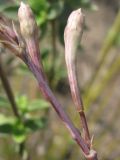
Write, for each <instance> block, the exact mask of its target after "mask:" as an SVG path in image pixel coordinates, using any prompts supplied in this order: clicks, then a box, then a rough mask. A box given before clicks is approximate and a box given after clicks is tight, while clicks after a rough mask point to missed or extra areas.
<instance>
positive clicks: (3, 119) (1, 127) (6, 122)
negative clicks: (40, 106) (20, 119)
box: [0, 114, 16, 134]
mask: <svg viewBox="0 0 120 160" xmlns="http://www.w3.org/2000/svg"><path fill="white" fill-rule="evenodd" d="M15 121H16V118H13V117H8V116H4V115H2V114H0V133H2V134H12V132H13V126H14V123H15Z"/></svg>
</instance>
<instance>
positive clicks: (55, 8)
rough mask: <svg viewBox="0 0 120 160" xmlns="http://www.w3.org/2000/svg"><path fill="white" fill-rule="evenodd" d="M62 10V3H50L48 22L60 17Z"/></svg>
mask: <svg viewBox="0 0 120 160" xmlns="http://www.w3.org/2000/svg"><path fill="white" fill-rule="evenodd" d="M63 8H64V2H63V1H56V2H54V3H51V6H50V8H49V11H48V17H47V18H48V20H53V19H55V18H57V17H58V16H60V14H61V13H62V11H63Z"/></svg>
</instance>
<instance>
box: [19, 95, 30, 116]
mask: <svg viewBox="0 0 120 160" xmlns="http://www.w3.org/2000/svg"><path fill="white" fill-rule="evenodd" d="M16 102H17V104H18V107H19V109H20V111H21V112H22V113H23V114H24V113H26V112H27V108H28V98H27V96H25V95H21V96H17V97H16Z"/></svg>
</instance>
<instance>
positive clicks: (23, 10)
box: [18, 2, 38, 39]
mask: <svg viewBox="0 0 120 160" xmlns="http://www.w3.org/2000/svg"><path fill="white" fill-rule="evenodd" d="M18 17H19V22H20V29H21V34H22V36H23V37H24V39H27V38H31V37H34V36H38V28H37V24H36V21H35V18H34V15H33V12H32V10H31V8H30V6H29V5H28V4H24V3H23V2H21V5H20V8H19V10H18Z"/></svg>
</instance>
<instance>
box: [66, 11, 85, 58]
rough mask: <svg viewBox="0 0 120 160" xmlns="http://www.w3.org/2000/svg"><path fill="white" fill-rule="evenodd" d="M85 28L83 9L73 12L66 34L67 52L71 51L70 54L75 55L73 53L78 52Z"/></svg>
mask: <svg viewBox="0 0 120 160" xmlns="http://www.w3.org/2000/svg"><path fill="white" fill-rule="evenodd" d="M83 26H84V15H83V14H82V12H81V9H78V10H75V11H73V12H72V13H71V14H70V16H69V18H68V21H67V25H66V28H65V32H64V41H65V50H66V52H67V51H68V50H69V52H72V54H75V53H73V52H76V49H77V47H78V45H79V44H80V39H81V36H82V32H83ZM69 47H70V48H69ZM70 49H71V50H70ZM69 54H70V53H69ZM73 56H74V55H73Z"/></svg>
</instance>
